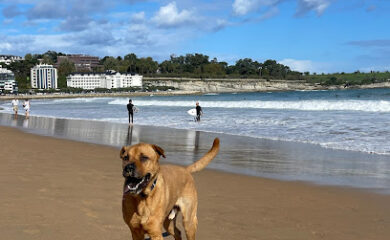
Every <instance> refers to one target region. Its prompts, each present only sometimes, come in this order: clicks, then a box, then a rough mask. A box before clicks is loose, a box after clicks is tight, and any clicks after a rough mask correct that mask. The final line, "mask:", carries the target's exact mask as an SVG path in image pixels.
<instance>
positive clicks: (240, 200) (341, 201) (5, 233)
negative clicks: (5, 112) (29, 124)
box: [0, 127, 390, 240]
mask: <svg viewBox="0 0 390 240" xmlns="http://www.w3.org/2000/svg"><path fill="white" fill-rule="evenodd" d="M150 138H151V139H153V137H152V136H150ZM0 141H1V145H0V149H1V152H2V157H1V161H0V164H1V165H0V188H1V189H2V194H1V195H2V197H1V198H0V211H1V213H2V214H1V215H2V217H1V218H0V235H1V236H2V239H16V240H17V239H131V237H130V231H129V229H128V228H127V226H126V225H125V224H124V223H123V220H122V215H121V198H122V190H121V188H122V181H123V179H122V176H121V166H120V160H119V157H118V151H119V149H118V148H117V147H109V146H102V145H96V144H89V143H81V142H76V141H70V140H63V139H56V138H51V137H44V136H38V135H33V134H29V133H24V132H21V131H20V130H18V129H14V128H9V127H0ZM222 144H223V143H222ZM237 155H238V156H239V154H237ZM195 180H196V183H197V188H198V192H199V210H198V217H199V228H198V233H197V239H333V240H334V239H343V240H346V239H351V240H352V239H353V240H355V239H388V238H389V237H390V205H389V204H388V203H389V201H390V196H389V195H381V194H375V193H370V192H365V191H359V190H354V189H349V188H342V187H324V186H316V185H311V184H307V183H302V182H287V181H278V180H270V179H264V178H257V177H249V176H244V175H236V174H230V173H224V172H219V171H212V170H207V169H206V170H204V171H202V172H200V173H197V174H195ZM166 239H171V238H170V237H167V238H166Z"/></svg>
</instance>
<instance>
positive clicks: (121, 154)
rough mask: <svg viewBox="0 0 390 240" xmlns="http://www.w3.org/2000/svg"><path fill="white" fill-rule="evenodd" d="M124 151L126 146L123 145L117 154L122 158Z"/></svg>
mask: <svg viewBox="0 0 390 240" xmlns="http://www.w3.org/2000/svg"><path fill="white" fill-rule="evenodd" d="M125 153H126V147H125V146H123V147H122V149H121V151H120V152H119V156H120V157H121V158H122V159H123V157H124V156H125Z"/></svg>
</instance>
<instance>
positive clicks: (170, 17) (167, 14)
mask: <svg viewBox="0 0 390 240" xmlns="http://www.w3.org/2000/svg"><path fill="white" fill-rule="evenodd" d="M152 21H153V22H155V23H156V24H157V25H158V26H161V27H177V26H180V25H183V24H186V23H191V22H192V23H193V22H196V21H197V20H196V17H195V15H194V12H193V11H189V10H185V9H184V10H182V11H179V9H178V8H177V5H176V2H171V3H169V4H168V5H166V6H162V7H161V8H160V10H159V11H158V12H157V13H156V15H155V16H154V17H153V18H152Z"/></svg>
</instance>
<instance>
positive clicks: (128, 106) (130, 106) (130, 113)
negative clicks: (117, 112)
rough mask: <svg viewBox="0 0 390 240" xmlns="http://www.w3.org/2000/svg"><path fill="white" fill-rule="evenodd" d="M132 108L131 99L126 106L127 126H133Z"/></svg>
mask: <svg viewBox="0 0 390 240" xmlns="http://www.w3.org/2000/svg"><path fill="white" fill-rule="evenodd" d="M133 108H134V105H133V103H132V101H131V99H129V104H127V111H128V112H129V125H132V124H133V115H134V111H133ZM130 119H131V120H130Z"/></svg>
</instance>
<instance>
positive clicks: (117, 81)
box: [66, 71, 143, 90]
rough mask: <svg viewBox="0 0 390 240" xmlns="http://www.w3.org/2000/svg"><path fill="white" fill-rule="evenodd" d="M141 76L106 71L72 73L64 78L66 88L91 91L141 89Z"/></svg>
mask: <svg viewBox="0 0 390 240" xmlns="http://www.w3.org/2000/svg"><path fill="white" fill-rule="evenodd" d="M142 78H143V76H142V75H138V74H130V73H119V72H115V71H107V72H105V73H91V72H89V73H72V74H70V75H69V76H67V77H66V84H67V86H68V87H73V88H82V89H86V90H93V89H95V88H107V89H111V88H128V87H142Z"/></svg>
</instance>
